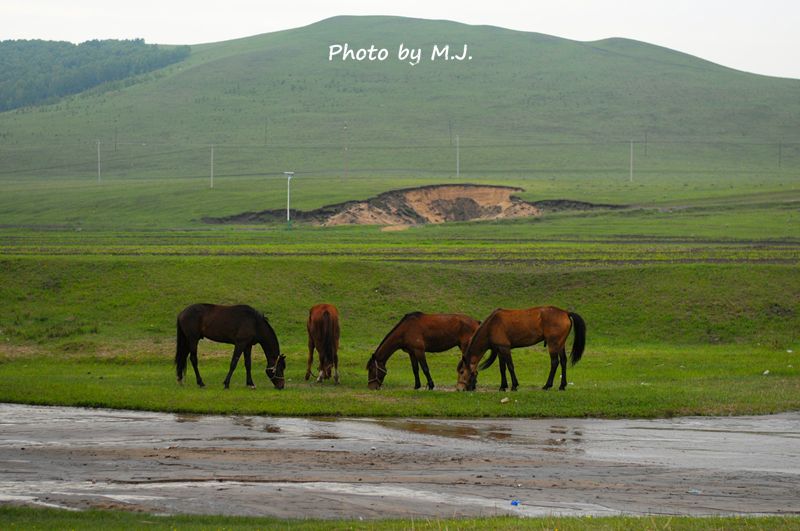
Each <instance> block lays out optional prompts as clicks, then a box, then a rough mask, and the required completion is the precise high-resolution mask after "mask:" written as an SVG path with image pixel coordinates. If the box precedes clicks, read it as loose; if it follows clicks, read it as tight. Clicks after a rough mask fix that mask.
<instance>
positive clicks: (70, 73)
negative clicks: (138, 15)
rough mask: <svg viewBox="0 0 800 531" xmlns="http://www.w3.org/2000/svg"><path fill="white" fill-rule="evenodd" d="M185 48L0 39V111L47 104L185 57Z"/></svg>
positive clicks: (137, 41)
mask: <svg viewBox="0 0 800 531" xmlns="http://www.w3.org/2000/svg"><path fill="white" fill-rule="evenodd" d="M189 53H190V48H189V46H169V47H163V46H158V45H157V44H145V42H144V39H133V40H112V39H109V40H91V41H86V42H83V43H81V44H73V43H70V42H63V41H44V40H8V41H0V112H3V111H8V110H10V109H16V108H19V107H26V106H30V105H40V104H43V103H50V102H52V101H55V100H57V99H59V98H61V97H64V96H68V95H70V94H77V93H79V92H83V91H84V90H87V89H90V88H92V87H95V86H97V85H101V84H103V83H107V82H110V81H118V80H121V79H125V78H127V77H131V76H136V75H139V74H144V73H147V72H150V71H153V70H156V69H158V68H162V67H164V66H167V65H170V64H172V63H176V62H178V61H181V60H183V59H185V58H186V57H187V56H188V55H189Z"/></svg>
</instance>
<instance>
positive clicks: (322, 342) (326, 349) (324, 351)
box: [306, 304, 339, 384]
mask: <svg viewBox="0 0 800 531" xmlns="http://www.w3.org/2000/svg"><path fill="white" fill-rule="evenodd" d="M306 329H307V330H308V364H307V366H306V380H308V379H309V378H310V377H311V365H312V363H314V349H315V348H316V349H317V354H319V375H318V376H317V382H321V381H322V380H323V379H326V380H327V379H328V378H330V377H331V370H333V381H334V382H336V383H337V384H338V383H339V311H338V310H337V309H336V306H334V305H333V304H317V305H316V306H312V307H311V310H310V311H309V312H308V322H307V323H306Z"/></svg>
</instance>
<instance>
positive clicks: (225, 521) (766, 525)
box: [0, 507, 800, 531]
mask: <svg viewBox="0 0 800 531" xmlns="http://www.w3.org/2000/svg"><path fill="white" fill-rule="evenodd" d="M0 516H2V518H3V523H4V526H5V527H6V528H7V529H138V528H147V529H176V528H177V529H266V528H270V529H275V528H280V529H308V530H313V529H358V530H361V529H364V530H367V529H376V530H381V529H386V530H394V529H421V530H426V529H437V530H438V529H541V530H552V529H580V530H603V531H616V530H626V529H666V530H681V529H691V530H694V529H700V530H709V531H710V530H722V529H726V530H728V529H732V530H738V529H748V530H750V529H797V526H798V525H800V521H799V520H798V518H797V517H769V518H765V517H758V518H689V517H671V516H649V517H613V518H552V517H551V518H529V519H520V518H514V517H495V518H472V519H443V520H425V519H423V520H376V521H359V520H345V521H328V520H325V521H323V520H279V519H275V518H244V517H240V518H235V517H221V516H199V515H191V516H183V515H178V516H156V515H149V514H136V513H129V512H121V511H115V512H111V511H81V512H72V511H60V510H56V509H31V508H16V507H0Z"/></svg>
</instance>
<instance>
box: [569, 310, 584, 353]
mask: <svg viewBox="0 0 800 531" xmlns="http://www.w3.org/2000/svg"><path fill="white" fill-rule="evenodd" d="M569 317H570V319H572V325H573V328H574V329H575V338H574V341H573V343H572V352H570V355H569V361H570V363H572V365H575V364H576V363H578V362H579V361H581V356H583V349H584V347H586V323H585V322H584V320H583V318H582V317H581V316H580V315H578V314H577V313H572V312H569Z"/></svg>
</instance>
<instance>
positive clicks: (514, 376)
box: [500, 349, 519, 391]
mask: <svg viewBox="0 0 800 531" xmlns="http://www.w3.org/2000/svg"><path fill="white" fill-rule="evenodd" d="M503 358H507V359H506V367H508V372H509V373H511V390H512V391H516V390H517V387H519V381H517V371H515V370H514V358H512V357H511V349H503V350H502V351H501V352H500V359H501V360H502V359H503Z"/></svg>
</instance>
